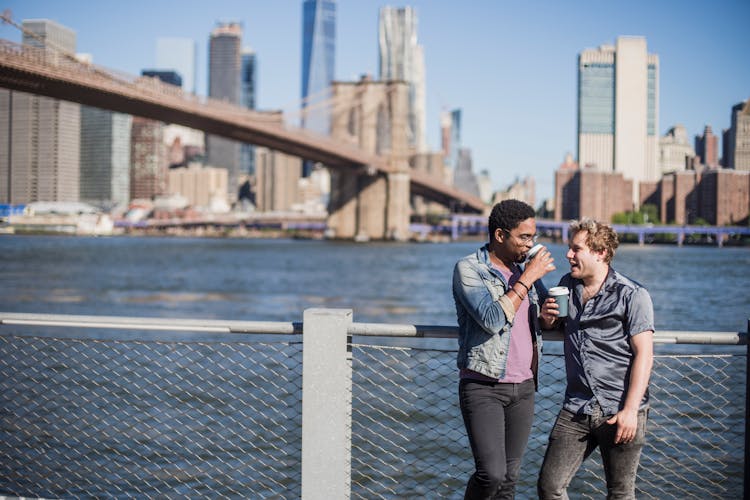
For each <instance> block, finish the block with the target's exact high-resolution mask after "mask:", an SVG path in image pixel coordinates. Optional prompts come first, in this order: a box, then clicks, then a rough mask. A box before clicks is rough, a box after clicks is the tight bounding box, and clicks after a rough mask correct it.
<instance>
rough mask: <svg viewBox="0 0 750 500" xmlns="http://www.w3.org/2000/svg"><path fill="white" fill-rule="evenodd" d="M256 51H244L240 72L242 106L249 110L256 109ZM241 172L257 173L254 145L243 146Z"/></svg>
mask: <svg viewBox="0 0 750 500" xmlns="http://www.w3.org/2000/svg"><path fill="white" fill-rule="evenodd" d="M257 64H258V63H257V59H256V56H255V51H253V50H252V49H251V48H249V47H246V48H244V49H242V70H241V71H240V75H241V79H242V81H241V82H240V87H241V90H240V105H242V106H243V107H245V108H248V109H255V99H256V96H255V90H256V88H257V87H256V76H257V72H258V68H257ZM240 172H241V173H243V174H254V173H255V148H254V147H253V145H252V144H243V145H242V148H241V154H240Z"/></svg>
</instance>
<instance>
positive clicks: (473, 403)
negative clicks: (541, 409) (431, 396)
mask: <svg viewBox="0 0 750 500" xmlns="http://www.w3.org/2000/svg"><path fill="white" fill-rule="evenodd" d="M458 398H459V403H460V405H461V415H463V417H464V425H465V426H466V434H467V435H468V437H469V444H470V445H471V452H472V453H473V454H474V465H475V467H476V471H475V472H474V474H472V476H471V478H470V479H469V482H468V484H467V485H466V493H465V495H464V498H465V499H480V498H481V499H484V498H513V496H514V494H515V488H516V480H517V479H518V473H519V472H520V469H521V458H522V457H523V452H524V451H525V449H526V443H527V442H528V440H529V433H530V432H531V422H532V420H533V419H534V381H533V380H531V379H530V380H527V381H525V382H522V383H520V384H503V383H497V382H482V381H476V380H471V379H463V380H461V383H460V384H459V386H458Z"/></svg>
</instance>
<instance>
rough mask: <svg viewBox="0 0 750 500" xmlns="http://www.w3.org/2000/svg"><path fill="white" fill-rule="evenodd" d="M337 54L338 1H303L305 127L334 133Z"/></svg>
mask: <svg viewBox="0 0 750 500" xmlns="http://www.w3.org/2000/svg"><path fill="white" fill-rule="evenodd" d="M335 57H336V2H335V1H333V0H305V2H304V3H303V5H302V120H301V125H302V127H303V128H306V129H309V130H312V131H315V132H319V133H321V134H326V135H327V134H329V133H330V127H331V124H330V120H331V117H330V103H329V102H328V101H329V99H330V97H331V91H330V87H331V82H332V81H333V74H334V66H335Z"/></svg>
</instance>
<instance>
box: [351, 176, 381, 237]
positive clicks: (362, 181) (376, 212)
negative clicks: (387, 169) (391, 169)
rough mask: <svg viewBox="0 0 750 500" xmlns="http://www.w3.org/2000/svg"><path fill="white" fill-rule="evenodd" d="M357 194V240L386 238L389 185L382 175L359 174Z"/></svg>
mask: <svg viewBox="0 0 750 500" xmlns="http://www.w3.org/2000/svg"><path fill="white" fill-rule="evenodd" d="M358 184H359V193H358V195H357V235H356V237H355V239H356V240H358V241H368V240H371V239H374V240H382V239H386V238H388V235H387V233H386V220H387V217H386V213H387V206H386V204H387V200H388V198H389V185H388V183H387V179H386V178H385V176H383V175H373V176H368V175H360V176H359V178H358Z"/></svg>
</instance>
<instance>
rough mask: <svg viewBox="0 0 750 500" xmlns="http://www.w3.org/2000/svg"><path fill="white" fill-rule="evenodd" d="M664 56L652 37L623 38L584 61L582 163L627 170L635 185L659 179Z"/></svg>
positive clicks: (580, 85) (580, 90)
mask: <svg viewBox="0 0 750 500" xmlns="http://www.w3.org/2000/svg"><path fill="white" fill-rule="evenodd" d="M658 109H659V58H658V56H657V55H655V54H649V53H648V52H647V48H646V39H645V38H642V37H618V38H617V41H616V45H615V46H612V45H602V46H601V47H599V48H598V49H586V50H584V51H583V52H581V54H580V55H579V57H578V163H579V164H580V165H581V166H582V167H585V166H594V167H596V168H597V169H598V170H600V171H603V172H621V173H622V174H623V175H624V176H625V177H626V178H628V179H632V180H633V181H635V182H633V190H634V193H633V201H634V202H636V203H637V200H638V198H637V190H638V183H639V182H640V181H656V180H658V178H659V171H658V168H657V151H658V144H659V136H658V133H657V131H658V129H659V111H658Z"/></svg>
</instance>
